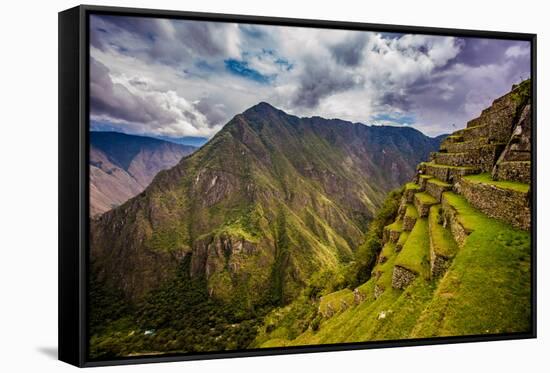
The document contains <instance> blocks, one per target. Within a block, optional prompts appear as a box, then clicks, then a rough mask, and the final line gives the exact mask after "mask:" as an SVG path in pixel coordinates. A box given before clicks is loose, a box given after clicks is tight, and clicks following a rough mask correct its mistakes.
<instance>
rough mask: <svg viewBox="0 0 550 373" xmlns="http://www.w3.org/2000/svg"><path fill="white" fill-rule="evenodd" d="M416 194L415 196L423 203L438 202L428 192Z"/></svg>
mask: <svg viewBox="0 0 550 373" xmlns="http://www.w3.org/2000/svg"><path fill="white" fill-rule="evenodd" d="M414 196H415V198H418V200H419V201H420V202H422V203H423V204H427V205H429V204H435V203H437V200H436V199H435V198H434V197H432V196H431V195H429V194H428V193H426V192H423V193H416V194H415V195H414Z"/></svg>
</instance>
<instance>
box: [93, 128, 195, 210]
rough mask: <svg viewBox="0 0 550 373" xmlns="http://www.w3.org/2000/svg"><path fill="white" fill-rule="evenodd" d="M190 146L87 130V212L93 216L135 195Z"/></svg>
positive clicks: (171, 164) (181, 155)
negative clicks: (88, 168)
mask: <svg viewBox="0 0 550 373" xmlns="http://www.w3.org/2000/svg"><path fill="white" fill-rule="evenodd" d="M194 150H195V148H194V147H191V146H185V145H178V144H173V143H170V142H167V141H162V140H157V139H153V138H148V137H143V136H131V135H126V134H122V133H117V132H91V133H90V214H91V215H92V216H97V215H99V214H102V213H104V212H105V211H109V210H110V209H112V208H113V207H116V206H119V205H121V204H122V203H124V202H126V201H127V200H128V199H130V198H132V197H134V196H136V195H137V194H139V193H140V192H141V191H143V190H144V189H145V188H146V187H147V185H149V184H150V183H151V181H152V180H153V178H154V177H155V175H156V174H157V173H158V172H159V171H161V170H164V169H167V168H170V167H173V166H175V165H176V164H177V163H178V162H179V161H180V160H181V158H182V157H184V156H186V155H188V154H190V153H192V152H193V151H194Z"/></svg>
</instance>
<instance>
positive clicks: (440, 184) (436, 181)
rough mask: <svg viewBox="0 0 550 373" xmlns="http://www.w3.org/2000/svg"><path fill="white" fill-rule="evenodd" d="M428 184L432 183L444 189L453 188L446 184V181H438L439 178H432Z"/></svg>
mask: <svg viewBox="0 0 550 373" xmlns="http://www.w3.org/2000/svg"><path fill="white" fill-rule="evenodd" d="M428 183H430V184H435V185H438V186H442V187H449V188H450V187H451V186H452V185H451V184H449V183H446V182H444V181H441V180H439V179H437V178H435V177H434V178H432V179H430V180H428Z"/></svg>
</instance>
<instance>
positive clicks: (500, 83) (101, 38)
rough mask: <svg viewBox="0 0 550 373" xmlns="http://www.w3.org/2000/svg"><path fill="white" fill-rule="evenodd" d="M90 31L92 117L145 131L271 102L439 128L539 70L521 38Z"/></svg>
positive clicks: (219, 27) (180, 23) (209, 126)
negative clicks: (536, 69)
mask: <svg viewBox="0 0 550 373" xmlns="http://www.w3.org/2000/svg"><path fill="white" fill-rule="evenodd" d="M90 27H91V33H90V43H91V56H92V57H93V61H94V62H93V66H91V67H92V68H93V70H92V71H91V75H92V76H91V78H92V79H91V80H92V84H93V87H92V86H91V89H93V95H92V102H91V103H92V115H93V116H94V118H95V119H98V120H99V119H101V120H102V121H103V122H102V123H107V122H108V123H110V124H112V125H118V126H120V128H121V129H122V130H124V131H130V132H132V131H133V132H138V131H139V132H140V133H143V134H147V133H151V134H167V133H170V134H173V135H174V136H176V135H178V136H183V135H205V136H211V135H213V134H214V133H215V132H216V131H217V130H219V129H220V128H221V127H222V126H223V125H224V124H225V123H227V122H228V121H229V120H230V119H231V118H232V117H233V116H234V115H235V114H237V113H240V112H243V111H244V110H246V109H247V108H249V107H250V106H253V105H255V104H256V103H258V102H260V101H267V102H269V103H271V104H272V105H274V106H277V107H279V108H281V109H283V110H285V111H287V112H289V113H292V114H295V115H299V116H313V115H319V116H324V117H328V118H341V119H346V120H351V121H354V122H362V123H367V124H368V123H381V122H384V123H390V122H391V123H394V124H396V125H410V126H414V127H415V128H417V129H419V130H421V131H423V132H425V133H428V134H431V135H437V134H440V133H445V132H447V133H448V132H450V131H452V130H453V129H454V128H455V127H453V124H454V125H455V126H459V127H460V126H463V125H464V123H465V122H466V121H467V120H468V119H471V118H472V117H474V116H476V115H478V114H479V112H480V111H481V109H483V108H484V107H486V106H487V105H489V104H490V103H491V101H492V100H493V99H495V98H496V97H498V96H500V95H502V94H504V93H506V92H507V91H508V90H509V89H510V87H511V85H512V84H513V83H517V82H518V81H519V80H521V79H525V78H527V77H529V75H530V53H529V52H530V49H529V43H526V42H521V41H511V40H492V39H480V38H456V37H443V36H432V35H411V34H398V33H391V34H389V33H374V32H361V31H347V30H331V29H315V28H300V27H282V26H267V25H251V24H230V23H217V22H200V21H187V20H169V19H155V18H139V17H113V16H95V15H94V16H92V19H91V25H90Z"/></svg>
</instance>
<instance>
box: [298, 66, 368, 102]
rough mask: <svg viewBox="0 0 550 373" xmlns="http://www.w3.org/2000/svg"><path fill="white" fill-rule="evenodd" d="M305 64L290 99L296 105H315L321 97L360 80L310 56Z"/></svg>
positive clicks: (349, 87) (339, 90)
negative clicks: (295, 89) (293, 94)
mask: <svg viewBox="0 0 550 373" xmlns="http://www.w3.org/2000/svg"><path fill="white" fill-rule="evenodd" d="M307 66H308V68H307V69H305V70H304V71H303V72H302V74H301V75H299V81H298V89H297V92H296V94H295V96H294V98H293V100H292V103H293V105H295V106H297V107H304V108H314V107H317V106H318V105H319V102H320V100H321V99H322V98H324V97H327V96H330V95H332V94H334V93H338V92H343V91H347V90H349V89H352V88H353V87H355V86H357V85H358V84H359V83H360V82H361V81H362V79H361V77H360V76H355V75H353V74H352V73H350V72H347V71H344V70H337V69H334V68H333V67H331V66H330V65H328V64H323V63H319V61H315V60H314V59H311V58H309V59H308V61H307Z"/></svg>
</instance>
